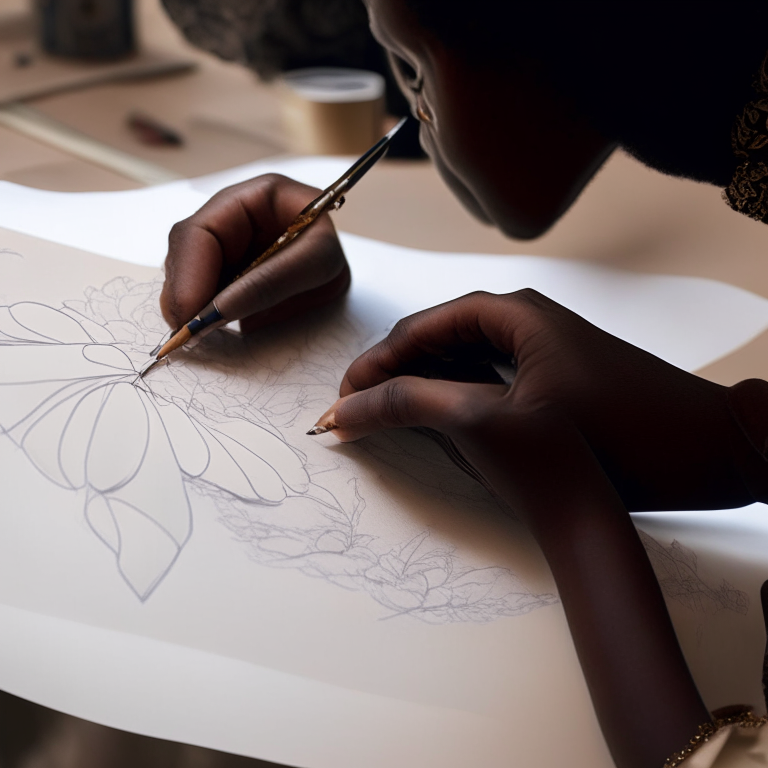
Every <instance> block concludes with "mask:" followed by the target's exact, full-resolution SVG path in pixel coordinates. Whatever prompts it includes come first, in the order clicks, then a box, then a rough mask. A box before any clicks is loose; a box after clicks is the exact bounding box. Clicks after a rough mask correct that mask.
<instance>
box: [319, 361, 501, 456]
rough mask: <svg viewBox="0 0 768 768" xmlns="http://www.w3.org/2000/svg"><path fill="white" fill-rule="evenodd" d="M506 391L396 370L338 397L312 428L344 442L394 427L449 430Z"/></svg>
mask: <svg viewBox="0 0 768 768" xmlns="http://www.w3.org/2000/svg"><path fill="white" fill-rule="evenodd" d="M506 392H508V388H507V387H505V386H502V385H494V384H465V383H459V382H455V381H436V380H431V379H421V378H418V377H416V376H400V377H397V378H394V379H390V380H388V381H385V382H384V383H382V384H379V385H378V386H375V387H372V388H370V389H366V390H364V391H361V392H355V393H353V394H351V395H347V396H346V397H342V398H341V399H339V400H337V401H336V402H335V403H334V404H333V405H332V406H331V407H330V408H329V409H328V411H326V412H325V413H324V414H323V415H322V416H321V417H320V419H319V420H318V422H317V424H316V425H315V427H314V428H313V430H310V434H321V433H322V432H328V431H332V432H333V434H334V435H335V437H337V438H338V439H339V440H341V441H342V442H349V441H351V440H358V439H360V438H361V437H366V436H367V435H370V434H373V433H374V432H379V431H381V430H383V429H392V428H396V427H429V428H431V429H436V430H439V431H440V432H445V433H447V434H450V433H451V432H452V431H455V430H459V429H461V428H462V427H464V426H466V425H467V424H472V423H476V422H478V421H479V420H481V419H482V415H483V414H484V413H487V412H488V410H489V409H491V408H492V407H493V405H494V404H495V403H497V402H498V400H499V398H501V397H503V396H504V394H505V393H506Z"/></svg>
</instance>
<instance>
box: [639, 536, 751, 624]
mask: <svg viewBox="0 0 768 768" xmlns="http://www.w3.org/2000/svg"><path fill="white" fill-rule="evenodd" d="M638 533H639V534H640V539H641V541H642V542H643V546H644V547H645V551H646V552H647V553H648V558H649V559H650V561H651V565H652V566H653V569H654V571H655V572H656V577H657V578H658V580H659V584H660V585H661V589H662V591H663V592H664V595H665V596H666V597H668V598H669V599H670V600H674V601H675V602H678V603H680V604H681V605H684V606H685V607H686V608H688V609H690V610H691V611H696V612H697V613H706V614H715V613H719V612H720V611H733V612H735V613H740V614H746V613H747V611H748V610H749V595H747V593H746V592H743V591H742V590H740V589H736V587H734V586H733V585H732V584H729V583H728V582H727V581H726V580H725V579H723V580H722V581H721V582H720V584H719V585H717V586H711V585H709V584H707V583H706V582H705V581H704V580H703V579H702V577H701V575H700V574H699V566H698V558H697V556H696V553H695V552H694V551H693V550H690V549H688V548H687V547H684V546H683V545H682V544H681V543H680V542H679V541H676V540H675V541H673V542H672V543H671V544H670V545H669V546H665V545H664V544H662V543H660V542H658V541H656V539H654V538H653V537H651V536H649V535H648V534H647V533H645V532H644V531H640V530H638Z"/></svg>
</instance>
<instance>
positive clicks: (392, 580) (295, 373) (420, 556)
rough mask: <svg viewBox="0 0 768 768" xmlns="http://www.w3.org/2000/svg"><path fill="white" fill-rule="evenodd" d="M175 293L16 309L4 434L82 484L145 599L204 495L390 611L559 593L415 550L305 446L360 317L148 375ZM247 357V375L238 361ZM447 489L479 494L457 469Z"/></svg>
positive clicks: (142, 289) (221, 348) (517, 611)
mask: <svg viewBox="0 0 768 768" xmlns="http://www.w3.org/2000/svg"><path fill="white" fill-rule="evenodd" d="M159 289H160V283H159V281H153V282H149V283H139V282H135V281H133V280H130V279H129V278H125V277H118V278H115V279H113V280H111V281H110V282H108V283H107V284H106V285H104V286H103V287H102V288H93V287H92V288H88V289H87V290H86V291H85V293H84V297H83V299H82V300H72V301H65V302H64V304H63V305H62V306H61V307H52V306H48V305H46V304H42V303H36V302H17V303H15V304H9V305H8V306H4V307H0V434H2V435H5V436H6V437H7V438H9V439H10V440H12V441H13V442H14V443H15V444H16V445H17V446H18V447H19V448H20V449H21V450H22V451H23V453H24V454H25V456H26V457H27V459H28V460H29V461H30V462H32V464H33V465H34V466H35V467H36V468H37V470H38V471H39V472H40V473H41V474H42V475H43V476H44V477H46V478H47V479H48V480H49V481H50V482H52V483H55V484H56V485H58V486H59V487H61V488H64V489H67V490H69V491H72V492H73V493H78V494H80V495H81V498H82V503H83V510H84V515H85V519H86V521H87V523H88V525H89V526H90V528H91V530H92V531H93V533H94V534H95V536H96V537H97V538H98V540H99V541H101V542H102V543H103V544H104V545H105V546H106V547H107V548H108V549H109V550H111V551H112V553H113V554H114V557H115V562H116V565H117V569H118V571H119V573H120V575H121V577H122V578H123V579H124V581H125V583H126V584H127V585H128V586H129V587H130V589H131V590H132V591H133V592H134V593H135V594H136V596H137V597H138V598H139V599H140V600H142V601H145V600H147V599H149V598H150V596H151V595H152V594H153V592H154V591H155V590H156V589H157V588H158V587H159V586H160V585H161V584H162V582H163V580H164V579H165V578H166V577H167V575H168V574H169V572H170V571H171V569H172V568H173V566H174V564H175V563H176V562H177V560H178V558H179V557H180V556H181V554H182V552H183V549H184V547H185V546H186V544H187V543H188V542H189V540H190V538H191V537H192V536H193V534H194V507H195V504H196V502H195V499H196V498H201V499H208V500H211V501H212V502H213V504H214V507H215V509H216V510H217V511H218V514H219V517H220V519H221V521H222V522H223V523H224V524H225V525H226V526H227V528H228V529H229V530H230V531H231V532H232V533H233V535H234V538H235V539H236V540H237V541H239V542H241V544H242V545H243V546H245V547H246V550H247V552H248V554H249V556H250V557H251V558H252V559H253V560H254V561H256V562H258V563H261V564H262V565H266V566H270V567H275V568H293V569H297V570H299V571H301V572H302V573H304V574H306V575H307V576H310V577H313V578H320V579H324V580H325V581H327V582H329V583H332V584H335V585H337V586H339V587H341V588H344V589H347V590H354V591H360V592H365V593H367V594H368V595H370V597H371V598H372V599H374V600H375V601H376V602H377V603H378V604H379V605H380V606H382V607H383V609H385V611H386V614H385V617H387V618H395V617H402V616H411V617H414V618H417V619H419V620H422V621H426V622H431V623H447V622H488V621H493V620H495V619H498V618H501V617H508V616H519V615H523V614H525V613H528V612H530V611H532V610H535V609H537V608H541V607H544V606H546V605H550V604H552V603H553V602H556V598H555V597H554V596H553V595H551V594H535V593H534V592H532V591H531V590H530V589H529V588H528V587H527V586H526V585H525V584H524V583H523V582H522V581H521V580H520V579H519V578H518V577H517V576H516V575H515V574H514V573H512V572H511V571H510V570H509V569H505V568H500V567H484V568H472V567H469V566H467V565H465V564H464V563H463V562H462V559H461V557H460V555H459V554H458V553H457V552H456V551H454V550H453V549H451V548H447V547H445V546H438V545H433V544H432V543H431V536H430V534H429V532H428V531H424V532H422V533H419V534H417V535H415V536H410V537H409V538H408V539H407V540H406V541H404V542H401V543H397V542H394V543H393V542H392V541H391V540H388V539H387V540H385V538H384V537H382V536H379V535H375V534H374V533H372V532H371V531H372V530H373V529H372V528H371V527H370V526H367V525H366V521H367V520H368V517H367V516H366V500H365V499H364V498H363V495H362V494H361V492H360V487H359V483H358V481H357V480H356V478H355V477H354V476H353V475H354V471H353V470H352V469H350V465H349V463H347V464H346V465H342V464H343V462H342V463H339V462H337V461H336V460H335V459H334V458H333V457H332V454H325V456H324V457H323V458H322V459H321V460H318V458H317V456H316V457H315V458H314V459H312V460H311V459H310V458H309V457H308V456H307V454H306V453H305V452H304V451H302V450H300V448H299V447H297V446H296V445H292V444H291V442H290V440H289V438H288V437H287V435H288V434H290V433H291V430H294V428H296V433H297V434H299V432H298V426H297V425H298V424H299V422H300V421H301V420H303V418H304V417H305V414H306V413H307V412H308V411H312V412H313V413H314V412H317V411H320V410H321V409H322V408H323V407H324V404H325V403H326V402H327V401H328V398H329V396H330V395H331V394H332V393H333V392H334V391H335V388H336V387H337V383H338V378H339V376H340V374H341V372H342V371H343V370H344V368H345V367H346V365H347V364H348V363H349V362H350V360H351V359H352V358H353V357H354V356H355V355H356V354H357V353H358V352H359V351H360V350H361V349H362V347H363V345H364V344H365V342H366V339H365V338H360V334H359V331H358V330H357V329H356V328H355V327H353V326H352V325H351V324H350V323H348V322H345V321H344V320H343V319H339V321H338V322H335V323H330V324H327V326H326V327H324V329H323V333H324V335H323V336H322V338H321V337H320V336H319V335H313V334H312V333H309V332H307V331H306V330H304V331H301V332H299V333H298V334H296V333H294V334H293V335H291V334H290V333H288V332H286V334H287V335H286V336H285V339H284V343H281V344H280V345H279V349H278V352H279V353H278V354H276V355H273V356H272V357H271V358H269V362H264V361H262V360H260V359H257V358H256V357H253V356H251V357H249V351H248V345H247V344H246V343H245V342H244V341H243V340H242V339H241V338H239V337H237V336H232V335H227V334H221V335H220V336H219V337H218V338H217V339H216V343H215V344H210V343H206V340H204V341H203V342H202V343H201V344H199V345H198V347H196V348H195V349H194V350H192V351H191V352H190V353H189V354H187V355H186V356H185V357H184V359H183V361H180V360H177V361H175V362H172V363H171V364H169V365H167V366H165V367H163V368H160V369H157V370H156V371H155V372H153V374H152V376H151V377H149V378H148V379H146V380H141V379H138V378H137V375H136V373H137V370H138V369H139V368H140V367H141V365H142V364H143V363H144V361H145V360H146V356H147V355H148V353H149V351H150V350H151V349H152V348H153V347H155V346H156V344H157V342H158V340H159V339H160V338H162V336H163V335H164V334H165V333H166V332H167V328H166V326H165V324H164V322H163V321H162V318H161V317H160V314H159V312H158V309H157V306H158V302H157V298H158V294H159ZM261 357H263V356H260V358H261ZM243 359H245V360H246V361H247V363H248V366H247V370H248V372H249V375H248V376H243V375H242V374H241V373H238V371H239V370H240V364H239V363H238V362H233V360H236V361H241V362H242V360H243ZM299 426H300V425H299ZM301 432H302V433H303V429H302V430H301ZM377 445H378V444H375V443H372V444H371V446H369V453H370V456H371V458H372V460H374V461H383V462H385V463H387V464H392V465H393V466H394V465H398V464H399V465H400V466H403V467H411V466H412V465H413V463H414V462H416V461H419V459H418V458H417V457H416V456H411V455H410V454H407V451H406V452H405V453H404V452H403V450H404V449H402V447H401V446H399V445H396V444H395V443H390V442H387V441H386V440H385V441H384V442H383V443H381V444H380V445H378V447H377ZM433 463H434V462H433ZM427 466H429V468H430V470H431V469H434V467H433V466H432V464H429V462H428V464H427V465H425V468H426V467H427ZM418 474H419V473H418V471H416V472H415V473H414V472H412V475H411V476H412V478H414V479H415V478H416V477H417V476H418ZM331 488H332V489H333V490H331ZM430 493H434V494H438V495H440V496H441V498H445V499H446V503H456V498H458V497H459V496H460V499H459V501H460V503H462V504H463V503H465V502H467V501H472V500H473V497H472V493H471V492H469V493H468V494H465V495H463V496H462V495H461V494H463V493H465V492H464V491H460V490H459V489H458V486H456V487H455V488H454V487H453V486H451V485H450V484H448V485H445V481H444V480H438V481H437V482H436V484H435V485H434V486H433V487H432V488H431V489H430ZM454 497H456V498H454ZM451 499H452V500H451ZM474 501H475V502H476V503H482V502H481V501H478V500H476V499H475V500H474Z"/></svg>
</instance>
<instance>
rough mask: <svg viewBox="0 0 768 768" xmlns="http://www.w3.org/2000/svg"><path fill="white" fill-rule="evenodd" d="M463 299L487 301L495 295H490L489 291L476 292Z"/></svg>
mask: <svg viewBox="0 0 768 768" xmlns="http://www.w3.org/2000/svg"><path fill="white" fill-rule="evenodd" d="M464 298H465V299H468V300H469V301H487V300H488V299H492V298H496V294H495V293H491V292H490V291H479V290H478V291H472V292H471V293H468V294H467V295H466V296H465V297H464Z"/></svg>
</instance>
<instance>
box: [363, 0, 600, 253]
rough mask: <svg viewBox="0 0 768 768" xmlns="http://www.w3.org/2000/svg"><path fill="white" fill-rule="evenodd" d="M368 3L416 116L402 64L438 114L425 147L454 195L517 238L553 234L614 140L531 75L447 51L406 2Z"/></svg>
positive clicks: (425, 126)
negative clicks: (559, 220) (608, 138)
mask: <svg viewBox="0 0 768 768" xmlns="http://www.w3.org/2000/svg"><path fill="white" fill-rule="evenodd" d="M366 5H367V7H368V11H369V15H370V20H371V29H372V31H373V34H374V36H375V37H376V39H377V40H378V41H379V42H380V43H381V45H382V46H384V48H385V49H386V50H387V51H388V52H389V54H390V56H391V57H392V59H393V61H394V66H393V69H394V70H395V75H396V77H397V79H398V82H399V83H400V85H401V88H402V89H403V91H404V93H405V95H406V97H408V99H409V101H410V103H411V107H412V111H413V112H414V114H416V111H417V109H416V107H417V103H416V99H417V96H416V94H415V93H414V88H413V86H414V82H408V81H407V77H406V74H405V73H404V71H403V70H404V69H407V70H408V71H409V73H410V72H411V70H412V74H413V75H415V83H416V84H417V85H418V86H420V87H419V89H418V90H419V95H418V98H419V100H420V102H419V103H420V105H421V106H422V107H423V108H424V109H425V110H426V111H427V112H428V113H429V115H430V116H431V118H432V119H431V121H430V122H424V121H422V123H421V143H422V146H423V147H424V149H425V151H426V152H427V153H428V154H429V155H430V157H431V158H432V160H433V161H434V163H435V165H436V167H437V168H438V170H439V172H440V174H441V176H442V177H443V179H444V180H445V182H446V183H447V184H448V186H449V187H450V188H451V190H452V191H453V192H454V194H455V195H456V196H457V197H458V198H459V199H460V200H461V201H462V203H463V204H464V205H465V206H466V207H467V208H468V209H469V210H470V211H471V212H472V213H474V214H475V215H476V216H478V218H480V219H482V220H483V221H486V222H488V223H491V224H493V225H495V226H497V227H498V228H499V229H500V230H502V231H503V232H504V233H505V234H507V235H509V236H510V237H517V238H532V237H537V236H539V235H541V234H542V233H543V232H545V231H546V230H547V229H548V228H549V227H551V226H552V224H554V222H555V221H557V219H559V218H560V216H562V214H563V213H565V211H566V210H567V209H568V208H569V207H570V205H571V203H573V201H574V200H575V199H576V197H577V196H578V194H579V193H580V192H581V190H582V189H583V188H584V187H585V186H586V184H587V183H588V182H589V180H590V179H591V178H592V176H593V175H594V174H595V172H596V171H597V170H598V168H599V167H600V166H601V165H602V164H603V162H604V161H605V160H606V159H607V157H608V156H609V155H610V154H611V152H612V151H613V149H614V148H615V143H614V142H611V141H609V140H607V139H606V138H604V137H603V136H602V135H600V134H599V133H598V132H597V131H596V130H594V129H593V128H592V127H591V126H590V125H589V124H588V123H587V122H586V120H584V119H583V118H582V117H581V116H579V115H578V114H576V113H575V111H574V110H573V109H572V108H570V106H569V104H568V103H567V102H566V101H565V100H564V99H563V98H562V97H560V96H558V95H557V94H556V93H555V92H554V91H550V90H548V89H547V88H546V87H544V86H543V85H542V84H541V82H539V81H537V80H536V79H535V77H534V76H532V75H531V74H529V73H528V72H526V71H522V69H516V68H515V67H513V66H512V65H511V64H510V66H508V67H504V66H502V65H500V64H498V63H496V64H495V65H494V66H491V65H488V64H485V63H483V62H469V61H467V60H465V59H464V58H463V57H462V56H461V55H460V54H459V53H457V52H455V51H450V50H447V49H446V48H445V47H444V46H443V45H442V44H441V42H440V41H439V40H437V39H436V38H435V37H434V36H433V35H432V34H431V33H430V32H428V31H425V30H424V29H422V28H420V27H419V25H418V23H417V20H416V18H415V17H414V14H413V13H412V12H411V10H410V9H409V8H408V7H407V6H406V4H405V2H404V0H367V2H366ZM510 37H511V38H512V36H510ZM398 60H399V61H400V62H404V66H403V65H401V66H400V67H398V66H397V62H398Z"/></svg>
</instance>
